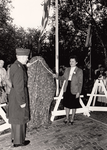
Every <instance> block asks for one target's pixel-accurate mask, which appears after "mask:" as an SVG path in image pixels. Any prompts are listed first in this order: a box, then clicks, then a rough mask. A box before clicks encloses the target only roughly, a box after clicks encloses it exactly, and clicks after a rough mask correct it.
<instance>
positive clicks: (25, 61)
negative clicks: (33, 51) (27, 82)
mask: <svg viewBox="0 0 107 150" xmlns="http://www.w3.org/2000/svg"><path fill="white" fill-rule="evenodd" d="M17 59H18V61H20V62H21V63H22V64H24V65H25V64H26V63H27V61H28V56H26V55H23V56H18V55H17Z"/></svg>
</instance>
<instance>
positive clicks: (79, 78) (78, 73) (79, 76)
mask: <svg viewBox="0 0 107 150" xmlns="http://www.w3.org/2000/svg"><path fill="white" fill-rule="evenodd" d="M70 69H71V67H68V68H66V70H65V72H64V74H63V76H62V77H60V79H63V80H66V83H65V86H64V92H65V91H66V88H67V85H68V78H69V73H70ZM82 85H83V71H82V69H80V68H78V67H76V68H75V70H74V72H73V75H72V80H71V89H70V91H71V93H72V94H77V93H79V94H80V93H81V91H82Z"/></svg>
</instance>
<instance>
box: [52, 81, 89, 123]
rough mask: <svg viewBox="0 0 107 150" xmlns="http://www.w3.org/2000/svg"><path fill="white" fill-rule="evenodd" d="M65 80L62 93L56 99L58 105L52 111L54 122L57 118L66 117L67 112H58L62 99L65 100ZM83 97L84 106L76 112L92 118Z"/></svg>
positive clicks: (82, 104) (81, 102)
mask: <svg viewBox="0 0 107 150" xmlns="http://www.w3.org/2000/svg"><path fill="white" fill-rule="evenodd" d="M65 82H66V81H65V80H64V82H63V85H62V88H61V91H60V93H59V96H57V97H54V100H56V104H55V107H54V109H53V111H52V116H51V121H54V118H55V116H63V115H66V113H65V110H58V107H59V104H60V102H61V99H63V89H64V85H65ZM82 97H83V96H82V95H81V96H80V104H81V106H82V108H78V109H77V110H76V113H83V114H84V115H87V116H88V117H89V116H90V114H89V110H88V109H87V107H86V106H85V105H84V103H83V101H82V99H81V98H82ZM70 114H72V110H70Z"/></svg>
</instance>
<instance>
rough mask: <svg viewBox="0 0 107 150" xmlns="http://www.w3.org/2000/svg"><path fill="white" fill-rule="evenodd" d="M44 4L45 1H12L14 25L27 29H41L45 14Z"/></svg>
mask: <svg viewBox="0 0 107 150" xmlns="http://www.w3.org/2000/svg"><path fill="white" fill-rule="evenodd" d="M42 2H43V0H12V5H13V7H14V8H13V9H12V12H11V17H12V18H13V19H14V20H13V24H16V25H17V26H18V27H19V26H21V27H24V28H25V29H27V28H36V29H37V28H38V27H40V26H41V20H42V13H43V6H41V3H42Z"/></svg>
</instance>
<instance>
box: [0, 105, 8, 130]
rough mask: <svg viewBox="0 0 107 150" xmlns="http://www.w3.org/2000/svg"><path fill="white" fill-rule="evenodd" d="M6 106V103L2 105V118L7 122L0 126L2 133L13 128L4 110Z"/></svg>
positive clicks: (0, 111) (0, 114) (0, 112)
mask: <svg viewBox="0 0 107 150" xmlns="http://www.w3.org/2000/svg"><path fill="white" fill-rule="evenodd" d="M4 106H6V103H3V104H0V116H1V117H2V119H3V120H4V121H5V123H4V124H2V125H0V132H1V131H4V130H6V129H8V128H11V125H10V124H9V123H8V119H7V118H6V113H5V111H4V110H3V107H4Z"/></svg>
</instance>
